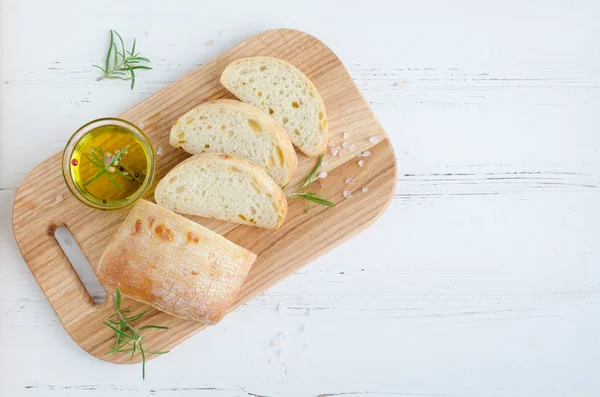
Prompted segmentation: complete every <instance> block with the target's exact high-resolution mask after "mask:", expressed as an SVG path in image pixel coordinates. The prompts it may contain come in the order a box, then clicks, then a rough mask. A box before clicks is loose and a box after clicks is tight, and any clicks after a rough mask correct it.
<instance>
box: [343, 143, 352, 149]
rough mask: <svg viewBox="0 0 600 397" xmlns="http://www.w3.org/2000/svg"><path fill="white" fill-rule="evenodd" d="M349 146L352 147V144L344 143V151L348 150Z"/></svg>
mask: <svg viewBox="0 0 600 397" xmlns="http://www.w3.org/2000/svg"><path fill="white" fill-rule="evenodd" d="M348 146H350V144H349V143H348V142H344V143H342V147H343V148H344V149H348Z"/></svg>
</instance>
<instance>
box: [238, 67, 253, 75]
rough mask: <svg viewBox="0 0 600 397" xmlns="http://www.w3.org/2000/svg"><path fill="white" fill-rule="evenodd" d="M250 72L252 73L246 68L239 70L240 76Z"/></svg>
mask: <svg viewBox="0 0 600 397" xmlns="http://www.w3.org/2000/svg"><path fill="white" fill-rule="evenodd" d="M250 72H252V70H250V69H248V68H246V69H242V70H240V74H248V73H250Z"/></svg>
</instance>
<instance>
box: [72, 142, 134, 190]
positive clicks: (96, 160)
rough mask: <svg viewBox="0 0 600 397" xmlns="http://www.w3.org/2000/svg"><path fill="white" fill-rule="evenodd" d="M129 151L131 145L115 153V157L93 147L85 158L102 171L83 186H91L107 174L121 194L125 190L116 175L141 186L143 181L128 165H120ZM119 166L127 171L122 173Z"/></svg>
mask: <svg viewBox="0 0 600 397" xmlns="http://www.w3.org/2000/svg"><path fill="white" fill-rule="evenodd" d="M128 149H129V145H127V146H125V147H124V148H123V149H121V150H117V151H115V154H114V155H112V154H108V155H106V154H105V153H104V150H102V148H100V147H96V146H93V147H92V148H91V149H90V151H89V153H86V154H85V157H86V158H87V160H88V161H89V162H90V163H92V164H93V165H94V166H95V167H96V168H99V169H100V171H98V173H97V174H96V175H94V177H92V179H90V180H89V181H87V182H85V183H84V184H83V186H87V185H89V184H90V183H92V182H94V181H95V180H97V179H98V178H100V177H101V176H102V175H104V174H106V175H107V176H108V179H110V181H111V182H112V184H113V185H115V187H116V188H117V189H118V190H119V191H121V192H122V191H123V188H122V187H121V185H119V183H118V182H117V180H116V179H115V177H114V176H115V175H118V176H121V177H123V178H125V179H127V180H130V181H133V180H135V181H136V182H137V183H139V184H140V185H141V184H142V182H143V181H142V180H141V179H140V178H139V177H138V176H136V174H135V172H133V171H131V169H129V167H127V166H126V165H124V164H120V161H121V158H122V157H123V156H124V155H125V154H127V150H128ZM119 165H120V166H121V167H123V170H125V171H121V168H120V167H119V169H117V168H116V167H117V166H119Z"/></svg>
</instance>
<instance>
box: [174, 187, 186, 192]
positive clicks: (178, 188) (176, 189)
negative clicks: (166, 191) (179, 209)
mask: <svg viewBox="0 0 600 397" xmlns="http://www.w3.org/2000/svg"><path fill="white" fill-rule="evenodd" d="M175 192H177V193H183V192H185V186H177V187H176V188H175Z"/></svg>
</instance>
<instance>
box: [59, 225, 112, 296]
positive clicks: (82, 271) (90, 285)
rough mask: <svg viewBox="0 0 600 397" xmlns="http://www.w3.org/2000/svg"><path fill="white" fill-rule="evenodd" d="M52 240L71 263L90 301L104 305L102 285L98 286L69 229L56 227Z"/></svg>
mask: <svg viewBox="0 0 600 397" xmlns="http://www.w3.org/2000/svg"><path fill="white" fill-rule="evenodd" d="M54 238H55V239H56V241H57V242H58V245H60V248H61V249H62V250H63V252H64V253H65V255H66V256H67V258H68V259H69V262H71V266H73V269H75V273H77V276H78V277H79V279H80V280H81V283H82V284H83V286H84V287H85V289H86V290H87V292H88V294H89V295H90V298H92V301H94V303H95V304H97V305H99V304H101V303H104V301H105V300H106V291H104V288H103V287H102V284H100V281H99V280H98V277H96V273H95V272H94V269H92V267H91V266H90V263H89V262H88V260H87V258H86V257H85V255H83V252H82V251H81V248H79V244H77V241H75V239H74V238H73V235H72V234H71V232H70V231H69V229H67V228H66V227H65V226H58V227H57V228H56V231H55V232H54Z"/></svg>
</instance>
